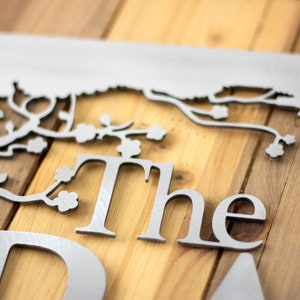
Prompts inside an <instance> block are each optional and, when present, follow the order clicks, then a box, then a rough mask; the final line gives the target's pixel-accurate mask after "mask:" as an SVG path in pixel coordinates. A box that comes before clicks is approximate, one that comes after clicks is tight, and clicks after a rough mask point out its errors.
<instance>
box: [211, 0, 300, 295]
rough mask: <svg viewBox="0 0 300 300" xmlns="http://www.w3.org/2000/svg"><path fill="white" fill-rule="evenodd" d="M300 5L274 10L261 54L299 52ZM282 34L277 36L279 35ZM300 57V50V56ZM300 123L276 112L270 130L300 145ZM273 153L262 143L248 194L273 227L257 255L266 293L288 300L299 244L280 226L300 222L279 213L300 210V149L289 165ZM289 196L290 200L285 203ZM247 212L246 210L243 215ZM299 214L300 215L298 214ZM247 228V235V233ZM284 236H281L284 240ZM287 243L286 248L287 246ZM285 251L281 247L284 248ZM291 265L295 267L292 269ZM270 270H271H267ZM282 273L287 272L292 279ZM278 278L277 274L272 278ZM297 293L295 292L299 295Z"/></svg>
mask: <svg viewBox="0 0 300 300" xmlns="http://www.w3.org/2000/svg"><path fill="white" fill-rule="evenodd" d="M299 7H300V6H299V3H297V2H296V1H294V2H293V1H288V2H285V3H283V2H280V1H278V2H274V3H272V5H270V7H269V9H268V11H267V15H266V16H265V17H266V21H265V23H264V25H263V26H261V28H260V31H259V32H258V34H257V38H256V39H255V40H254V41H253V45H254V48H255V49H259V50H260V49H261V50H268V51H276V52H277V51H278V52H279V51H295V52H297V43H296V47H295V49H294V45H295V41H297V34H298V31H299V25H300V24H299V11H300V9H299ZM274 16H280V17H281V18H282V22H283V23H284V24H287V23H288V24H289V25H290V31H289V33H287V32H285V33H284V32H283V31H282V30H281V28H279V27H280V25H279V24H278V23H277V22H274ZM275 32H276V35H275V34H274V33H275ZM298 40H299V37H298ZM298 52H299V50H298ZM297 122H299V120H298V118H297V117H296V116H295V112H282V111H277V110H275V111H274V112H273V113H272V115H271V118H270V121H269V125H270V126H274V127H276V126H277V127H278V125H279V124H280V128H281V130H282V132H286V133H287V132H289V133H292V134H294V135H295V136H296V140H297V141H299V138H300V136H299V128H297V127H295V125H296V124H297ZM266 147H267V141H265V140H263V142H262V143H261V145H260V147H259V149H258V154H257V157H256V160H255V162H254V164H253V167H252V170H251V174H249V178H248V180H247V184H246V186H245V192H246V193H248V194H252V195H256V196H257V197H259V198H260V199H262V201H263V202H264V204H265V205H266V207H267V210H268V221H267V224H266V226H265V228H264V230H263V231H262V232H261V234H260V236H261V238H264V239H265V246H264V247H263V248H261V249H259V250H257V251H255V252H254V253H253V254H254V255H255V259H256V262H257V264H258V265H259V268H258V272H259V275H260V277H261V279H262V285H263V290H264V293H265V296H266V298H267V299H285V298H290V299H293V298H295V295H296V293H297V291H296V286H297V284H298V281H297V277H294V279H292V277H291V276H287V273H289V274H294V272H297V268H298V266H297V262H298V258H297V255H293V256H291V255H289V254H288V252H289V251H291V252H294V251H295V252H296V251H297V249H298V248H297V244H294V243H292V242H290V241H289V237H290V235H291V231H290V230H288V229H287V227H285V229H286V230H285V231H283V230H282V228H281V229H280V228H279V226H278V225H277V226H275V225H276V224H277V223H278V222H279V224H281V225H282V224H288V226H291V227H293V228H294V227H295V226H297V222H298V221H297V220H295V221H294V222H293V219H292V218H293V216H294V214H293V213H291V214H290V216H288V215H287V214H286V215H285V216H286V218H282V217H281V216H280V215H279V213H280V211H281V207H282V203H285V202H287V201H288V203H289V204H288V205H290V207H291V208H294V207H296V206H297V199H296V196H295V195H293V192H294V191H293V190H289V191H288V192H286V186H287V185H288V183H290V184H291V185H295V186H299V184H297V180H295V177H293V176H292V173H291V170H293V168H295V167H296V168H298V169H299V159H298V160H297V159H296V157H297V156H298V155H299V154H298V152H299V147H298V146H295V147H291V148H290V149H287V151H288V153H289V154H288V155H287V156H286V157H284V158H283V159H281V160H279V161H276V162H275V163H274V162H273V161H268V160H266V159H265V157H264V156H263V155H262V153H261V152H262V150H263V149H265V148H266ZM283 195H286V198H288V199H285V198H284V196H283ZM240 211H243V209H240ZM296 211H297V210H295V212H296ZM241 228H243V230H241ZM251 230H253V225H250V226H249V224H247V225H245V224H244V225H243V224H242V225H241V224H235V225H234V226H233V228H232V231H231V235H232V236H234V237H236V238H239V239H244V238H245V237H244V236H241V235H240V232H241V231H246V232H249V231H251ZM270 232H271V233H272V234H273V235H274V239H275V240H276V241H277V244H276V245H274V244H272V242H271V240H270ZM280 233H281V235H280ZM285 239H286V242H284V240H285ZM279 245H281V247H279ZM236 257H237V254H233V253H223V254H222V257H221V259H220V261H219V262H218V268H216V273H215V275H214V277H213V280H212V284H211V287H210V291H209V293H208V295H211V294H212V293H213V291H214V290H215V289H216V287H217V286H218V284H219V283H220V281H221V280H222V278H223V277H224V276H225V274H226V272H227V271H228V270H229V268H230V266H231V265H232V263H233V261H234V260H235V259H236ZM278 260H280V261H281V265H280V266H279V265H278V264H277V265H276V262H277V261H278ZM288 262H291V265H289V267H288V268H287V267H285V266H287V265H288ZM267 265H269V267H267ZM275 268H278V269H277V270H283V269H285V270H286V271H287V273H284V272H282V271H280V272H278V271H275ZM272 272H273V273H272ZM294 287H295V289H294Z"/></svg>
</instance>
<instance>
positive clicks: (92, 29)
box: [0, 0, 119, 229]
mask: <svg viewBox="0 0 300 300" xmlns="http://www.w3.org/2000/svg"><path fill="white" fill-rule="evenodd" d="M118 5H119V1H118V0H113V1H94V0H89V1H83V0H80V1H69V0H68V1H64V2H62V1H59V0H58V1H57V0H54V1H51V2H48V1H38V0H24V1H18V0H12V1H3V0H1V1H0V30H1V31H15V32H18V33H33V34H49V33H51V34H56V35H57V34H60V35H68V36H85V37H100V36H101V35H103V34H104V33H105V30H106V29H107V28H108V26H109V22H110V20H111V18H112V16H113V14H114V13H115V11H116V10H117V7H118ZM1 108H2V109H3V105H2V106H1ZM8 114H10V115H9V117H10V120H12V121H13V122H14V124H15V125H16V126H17V125H19V124H20V120H19V118H18V117H17V116H16V115H14V114H12V113H11V112H10V110H9V108H7V107H6V108H5V115H6V116H8ZM57 125H58V124H57V121H56V120H55V118H52V120H50V122H48V128H55V126H57ZM24 162H26V164H24ZM39 162H40V158H39V157H35V156H33V155H28V154H25V153H22V154H17V155H15V157H14V159H13V160H11V159H8V160H3V159H2V160H1V173H7V174H9V177H10V178H11V179H12V180H9V182H8V183H7V185H6V187H7V188H8V189H10V190H11V191H13V192H15V193H18V194H23V193H24V192H25V190H26V188H27V187H28V185H29V183H30V181H31V179H32V176H33V174H34V173H35V171H36V169H37V167H38V164H39ZM15 208H16V206H14V205H12V204H11V203H8V202H4V201H2V200H0V210H1V216H0V228H2V229H3V228H6V226H7V224H8V223H9V222H10V219H11V217H12V215H13V214H14V211H15Z"/></svg>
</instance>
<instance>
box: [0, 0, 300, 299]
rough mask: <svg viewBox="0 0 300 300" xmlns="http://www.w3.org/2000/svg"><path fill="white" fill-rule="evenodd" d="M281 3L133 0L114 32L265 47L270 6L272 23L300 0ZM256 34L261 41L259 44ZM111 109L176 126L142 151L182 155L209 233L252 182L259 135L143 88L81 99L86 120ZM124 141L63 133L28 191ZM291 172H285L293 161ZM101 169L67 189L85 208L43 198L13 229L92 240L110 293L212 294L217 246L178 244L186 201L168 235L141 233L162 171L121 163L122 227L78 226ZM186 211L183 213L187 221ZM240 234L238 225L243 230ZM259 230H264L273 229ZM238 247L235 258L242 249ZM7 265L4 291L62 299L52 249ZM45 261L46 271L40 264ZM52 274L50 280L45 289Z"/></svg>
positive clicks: (115, 218)
mask: <svg viewBox="0 0 300 300" xmlns="http://www.w3.org/2000/svg"><path fill="white" fill-rule="evenodd" d="M273 3H275V5H279V4H277V3H283V2H281V1H273V2H270V1H253V2H239V4H238V5H233V2H232V1H224V2H221V3H220V2H217V1H202V2H198V1H195V2H189V1H185V2H184V3H182V1H172V2H170V1H148V2H146V1H145V2H143V3H141V2H140V1H134V0H130V1H127V2H126V3H125V5H124V7H123V9H122V10H121V11H120V15H119V17H118V18H117V19H116V23H115V26H113V28H112V30H111V33H110V34H109V35H108V36H109V38H111V39H115V40H125V39H126V40H134V41H143V42H164V43H176V44H182V45H199V46H204V45H207V46H214V47H234V48H243V49H249V48H255V49H263V46H262V45H261V44H260V46H258V44H259V43H258V42H257V36H258V35H259V37H260V41H261V42H260V43H263V41H264V37H265V39H267V36H268V35H269V34H270V31H269V30H266V31H260V30H261V28H262V27H263V25H264V24H265V23H264V22H265V20H266V19H265V13H266V12H268V14H269V15H268V16H269V17H268V20H269V22H272V21H273V22H274V23H277V22H282V21H285V20H286V19H292V20H294V19H295V18H296V17H297V15H296V13H295V11H297V7H299V6H298V4H297V3H296V1H294V2H291V1H290V2H289V5H290V3H293V4H292V5H291V9H289V10H284V11H285V14H283V17H281V18H280V19H278V18H277V13H278V11H277V10H276V11H274V9H272V7H274V6H273V5H274V4H273ZM283 8H285V6H283ZM270 11H271V12H270ZM237 20H238V21H239V22H238V26H237V25H236V24H237ZM250 20H251V22H250ZM276 26H277V25H276ZM268 28H272V26H268ZM294 30H295V28H294V23H293V22H292V21H291V22H288V26H284V30H283V31H282V32H281V33H280V38H281V39H280V38H279V40H281V44H280V47H282V48H280V47H279V46H278V48H276V49H272V50H274V51H276V50H277V51H280V50H282V49H283V48H284V47H286V45H287V41H286V39H283V37H286V36H288V35H290V34H291V33H292V34H293V32H294ZM255 43H258V44H257V46H255ZM276 47H277V46H276ZM274 48H275V46H274ZM145 71H146V70H145ZM124 103H126V105H125V104H124ZM231 107H232V108H234V112H233V113H232V116H231V120H234V121H241V120H243V121H249V122H257V123H264V122H265V121H266V120H267V117H268V112H269V110H268V109H267V108H260V107H258V106H253V107H247V108H246V107H238V106H236V105H232V106H231ZM103 112H107V113H109V114H110V115H111V117H112V119H113V121H114V122H115V123H123V122H125V121H127V120H130V119H134V120H135V121H136V126H137V127H147V126H149V125H153V124H154V123H155V122H160V123H162V120H164V123H163V124H162V125H164V126H165V127H166V128H167V129H168V131H169V134H168V136H167V137H166V138H165V140H164V141H163V142H162V143H161V145H162V146H159V145H154V144H153V143H151V142H147V141H145V142H144V143H143V144H144V145H143V152H142V155H141V158H145V159H152V160H154V161H161V162H165V161H172V162H174V163H175V172H174V177H173V182H172V185H171V191H173V190H176V189H181V188H192V189H196V190H198V191H200V192H201V193H202V194H203V195H204V197H205V199H206V201H207V202H206V203H207V207H206V212H205V219H204V226H203V232H202V236H203V238H209V237H210V236H211V229H210V228H211V216H212V213H213V210H214V208H215V207H216V206H217V204H218V203H219V202H220V201H221V200H222V199H223V198H225V197H226V196H228V195H230V194H232V193H237V192H239V191H240V189H241V188H244V184H245V178H246V176H248V168H249V166H251V163H252V162H251V158H252V154H253V153H254V151H255V148H256V145H257V142H258V141H259V138H258V137H257V135H255V134H252V133H245V132H238V131H232V130H224V131H219V130H213V129H207V128H200V127H199V126H196V125H194V124H192V123H191V122H190V121H188V120H186V119H184V118H183V117H182V115H181V114H180V113H179V112H178V111H176V110H175V109H174V108H172V107H168V106H165V107H164V108H163V109H162V107H161V105H159V104H153V103H149V102H147V101H145V99H143V97H142V96H141V95H138V94H130V93H111V94H107V95H99V96H95V97H91V98H89V99H83V100H82V101H81V103H80V106H79V113H78V115H77V119H78V120H84V119H85V118H86V116H88V117H89V119H88V121H89V122H91V123H94V124H95V125H97V126H98V119H99V116H100V115H101V114H102V113H103ZM170 116H171V117H170ZM191 137H193V138H191ZM263 141H264V142H265V143H268V142H269V139H268V137H265V136H264V137H263ZM116 145H117V143H113V144H112V145H111V144H109V143H104V144H101V145H99V144H98V143H93V144H92V145H89V146H84V145H83V146H78V145H74V144H72V143H67V142H55V143H54V144H53V146H52V147H51V151H50V152H49V153H48V155H47V157H46V159H45V160H44V161H43V162H42V164H41V166H40V168H39V170H38V172H37V174H36V176H35V177H34V179H33V181H32V183H31V185H30V187H29V189H28V191H27V193H28V194H31V193H34V192H38V191H41V190H43V189H45V188H46V187H48V186H49V185H50V184H51V182H52V180H53V178H54V174H55V170H56V169H57V168H60V167H63V166H64V165H70V166H73V165H74V163H75V161H76V158H77V155H78V154H79V153H82V152H84V153H99V154H100V153H101V154H106V155H115V153H116V152H115V146H116ZM220 149H222V151H220ZM292 151H295V150H292ZM263 152H264V151H262V150H261V151H260V152H259V153H260V154H259V155H260V156H261V160H264V162H265V164H268V167H269V168H273V169H276V166H274V164H273V165H272V164H271V162H269V160H268V159H266V157H265V155H264V153H263ZM62 153H66V154H65V155H62ZM258 159H259V158H258ZM287 159H291V157H290V156H289V157H288V158H287ZM272 163H273V162H272ZM283 171H284V172H285V173H284V174H285V176H286V174H287V170H286V167H285V166H284V167H283ZM102 174H103V167H102V168H98V167H97V165H95V164H93V165H88V166H87V167H86V169H84V170H82V173H81V175H80V177H79V178H78V179H77V180H76V181H74V182H73V183H72V184H71V185H70V186H68V190H69V191H77V192H78V193H79V194H80V197H81V198H80V208H79V209H78V210H77V211H76V212H73V213H70V214H69V215H66V216H65V215H60V214H59V213H57V212H55V211H54V210H51V209H50V208H46V207H43V206H42V205H31V206H23V207H21V208H20V210H19V211H18V213H17V214H16V216H15V218H14V220H13V222H12V224H11V226H10V228H9V229H10V230H22V231H33V232H43V233H50V234H54V235H58V236H62V237H66V238H69V239H71V240H74V241H78V242H79V243H81V244H83V245H85V246H86V247H87V248H89V249H91V250H92V251H93V252H94V253H96V254H97V255H98V257H99V258H100V259H101V260H102V261H103V263H104V267H105V269H106V272H107V279H108V285H107V293H106V297H107V298H108V299H110V298H114V299H120V298H121V299H132V298H138V299H139V298H143V299H145V298H148V299H152V298H164V299H165V298H172V299H173V298H175V299H176V298H178V299H181V298H183V297H185V298H191V299H199V298H201V297H204V296H205V295H206V292H207V287H208V284H209V283H210V280H211V274H212V271H213V270H214V268H215V261H216V259H217V254H218V253H217V251H215V250H205V249H191V248H184V247H180V246H178V245H177V244H176V239H177V238H178V237H183V236H184V235H185V234H186V230H187V225H188V224H187V221H188V219H189V216H190V206H189V204H188V203H187V201H182V202H176V203H170V205H169V206H168V209H167V212H166V214H165V219H164V223H163V226H162V234H163V235H164V236H166V238H167V243H166V244H155V243H154V244H153V243H147V242H141V241H137V240H136V235H137V234H139V233H142V232H144V231H145V229H146V228H147V224H148V222H149V216H150V212H151V209H152V204H153V203H152V202H153V196H154V193H155V189H156V184H157V176H154V175H152V176H151V179H150V182H149V183H148V184H145V183H144V181H143V174H142V173H141V171H139V170H135V169H126V168H125V169H124V170H122V172H121V174H120V178H119V180H118V184H117V187H116V191H115V196H114V198H113V201H112V202H113V203H112V206H111V209H110V214H109V218H108V220H107V227H108V228H110V229H112V230H114V231H116V232H117V234H118V235H117V238H116V239H108V238H103V237H96V236H88V235H76V234H75V233H74V229H75V228H76V227H79V226H84V225H87V224H88V223H89V221H90V218H91V215H92V212H93V208H94V205H95V200H96V196H97V193H98V185H99V182H101V178H102ZM95 179H97V180H95ZM83 186H84V187H85V189H84V191H82V187H83ZM247 187H248V185H247ZM268 192H269V191H268ZM263 200H264V199H263ZM268 205H269V203H268V204H267V208H268ZM270 205H271V204H270ZM272 207H273V206H272ZM183 219H185V221H184V222H183V225H182V220H183ZM267 228H269V227H268V226H267ZM252 229H253V232H254V233H253V232H247V233H246V234H245V238H249V237H251V238H252V236H251V235H253V234H254V235H257V234H259V233H260V231H261V229H262V227H259V228H252ZM242 233H243V231H241V230H240V231H238V233H237V234H238V235H241V234H242ZM260 234H261V236H262V237H265V236H266V234H267V232H266V231H263V233H260ZM230 254H231V256H230V257H233V256H234V255H233V254H232V253H230ZM19 258H20V260H19ZM40 264H42V265H43V268H42V269H40V268H38V267H37V266H39V265H40ZM29 266H30V270H29ZM8 267H9V268H7V269H6V270H5V274H4V277H3V283H2V285H1V289H0V295H1V298H3V299H10V298H15V295H16V291H17V292H18V295H24V294H26V295H28V297H29V298H31V299H32V298H34V297H35V298H36V299H40V298H41V297H43V299H47V297H48V298H52V297H53V296H54V295H53V294H50V295H49V294H48V291H55V293H56V297H58V298H60V297H61V296H62V294H63V291H64V288H65V278H66V270H65V269H64V268H63V267H62V266H61V265H60V264H59V262H57V260H55V259H54V258H53V257H45V255H44V253H40V254H37V255H34V258H33V255H32V252H30V251H27V252H26V253H24V251H21V250H17V249H16V250H14V251H13V252H12V254H11V256H10V259H9V263H8ZM37 269H38V270H39V271H35V270H37ZM222 270H223V269H222ZM24 274H26V278H24V277H25V276H24ZM12 278H13V280H12ZM31 278H35V280H31ZM44 283H46V287H47V288H45V289H41V288H40V286H41V284H44ZM3 286H4V287H5V289H3ZM212 287H213V286H212Z"/></svg>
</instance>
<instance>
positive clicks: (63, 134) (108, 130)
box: [0, 84, 298, 158]
mask: <svg viewBox="0 0 300 300" xmlns="http://www.w3.org/2000/svg"><path fill="white" fill-rule="evenodd" d="M16 89H17V84H14V93H13V94H12V95H8V97H7V104H8V106H9V108H10V109H11V110H12V111H14V112H15V113H18V114H19V115H20V116H22V117H24V118H26V120H27V122H26V123H25V124H24V125H22V126H21V127H19V128H15V125H14V123H13V122H12V121H11V120H6V122H5V121H4V126H5V130H6V135H4V136H1V137H0V148H2V149H3V148H4V149H5V150H2V151H0V157H9V156H12V155H13V153H14V151H15V150H25V151H27V152H29V153H35V154H37V153H41V152H42V151H43V150H44V149H45V148H46V147H47V142H46V141H45V140H44V139H43V137H46V138H54V139H73V140H75V141H76V142H77V143H85V142H88V141H91V140H94V139H96V140H102V139H103V138H104V137H108V136H109V137H115V138H118V139H120V140H121V144H120V145H119V146H118V147H117V151H118V152H119V153H120V154H121V155H122V156H123V157H132V156H137V155H139V154H140V152H141V149H140V145H141V143H140V141H139V140H136V139H135V140H132V139H130V138H129V136H134V135H146V137H147V139H149V140H156V141H160V140H161V139H162V138H163V137H164V136H165V134H166V130H165V129H164V128H163V127H162V126H160V125H155V126H152V127H149V128H147V129H129V127H131V126H132V125H133V122H132V121H130V122H127V123H124V124H122V125H112V124H111V119H110V117H109V116H108V115H107V114H103V115H102V116H101V118H100V119H99V122H100V123H101V125H102V126H103V128H96V127H95V126H94V125H91V124H84V123H80V124H78V125H77V126H76V127H75V128H73V127H74V126H73V124H74V119H75V111H76V104H77V96H76V95H72V94H71V95H70V97H69V98H70V106H69V111H65V110H61V111H60V112H59V114H58V118H59V119H60V121H63V122H64V123H65V127H64V129H63V130H62V131H55V130H50V129H47V128H43V127H41V121H42V119H44V118H46V117H48V116H50V115H51V113H52V112H53V110H54V109H55V107H56V105H57V102H58V101H59V100H58V99H57V98H55V97H52V98H47V100H48V101H49V105H48V107H47V108H46V109H45V110H44V111H43V112H39V113H34V112H31V111H29V110H28V106H29V104H30V103H31V102H34V101H38V100H39V98H34V97H32V96H27V97H26V99H25V100H24V101H23V103H22V104H21V105H18V104H17V103H16V102H15V93H16ZM143 94H144V95H145V97H146V98H147V99H148V100H151V101H159V102H167V103H170V104H172V105H174V106H176V107H177V108H178V109H179V110H180V111H181V112H182V113H183V114H184V115H185V116H187V117H188V118H189V119H191V120H192V121H194V122H195V123H197V124H199V125H203V126H210V127H225V128H226V127H230V128H238V129H252V130H260V131H264V132H266V133H269V134H271V135H274V141H273V143H271V144H270V145H269V147H268V148H267V149H266V153H267V154H268V155H269V156H270V157H271V158H276V157H279V156H282V155H283V154H284V150H283V146H282V145H281V144H280V142H282V143H284V144H286V145H292V144H294V143H295V137H294V136H293V135H290V134H287V135H285V136H283V135H281V134H280V133H279V132H278V131H277V130H275V129H273V128H271V127H269V126H263V125H255V124H245V123H230V122H220V121H207V120H205V119H202V118H201V116H206V117H210V118H212V119H214V120H219V119H224V118H226V117H227V116H228V109H227V107H226V106H224V105H222V106H220V105H214V103H222V104H224V103H230V102H238V103H243V104H245V103H263V104H271V105H277V106H283V107H286V106H288V107H289V108H294V109H297V108H298V107H297V104H296V103H295V101H294V100H292V101H290V98H291V97H288V96H286V95H281V98H282V96H286V98H287V99H286V102H283V101H282V100H281V98H280V100H277V99H272V100H270V99H269V97H271V96H276V95H277V94H279V93H278V92H277V93H276V92H275V91H273V90H271V91H268V92H266V93H265V94H263V95H262V96H260V97H254V98H238V97H234V96H232V97H228V96H227V97H223V98H221V97H215V95H213V96H210V97H208V100H209V102H211V103H212V104H213V105H212V109H211V110H209V111H206V110H202V109H199V108H195V107H193V106H191V105H189V104H190V103H191V102H194V101H193V99H180V98H177V97H175V96H170V95H168V94H167V93H163V92H154V91H143ZM293 105H294V106H293ZM0 118H1V119H2V120H5V113H4V112H3V111H2V110H0ZM30 133H33V134H36V135H38V137H36V138H34V139H30V140H28V141H27V144H21V143H19V142H18V141H19V140H20V139H22V138H26V137H27V136H28V135H29V134H30Z"/></svg>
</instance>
